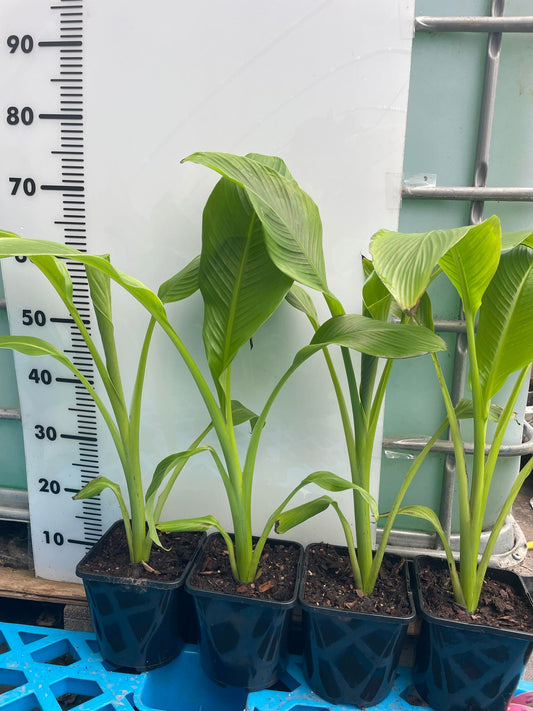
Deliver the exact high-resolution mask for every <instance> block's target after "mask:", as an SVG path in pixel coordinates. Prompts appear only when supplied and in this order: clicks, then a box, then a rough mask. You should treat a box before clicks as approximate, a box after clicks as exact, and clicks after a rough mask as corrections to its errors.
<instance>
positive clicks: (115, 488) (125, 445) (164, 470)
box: [0, 232, 254, 565]
mask: <svg viewBox="0 0 533 711" xmlns="http://www.w3.org/2000/svg"><path fill="white" fill-rule="evenodd" d="M1 236H2V237H4V238H6V239H4V240H0V243H1V244H2V246H3V247H4V248H6V247H7V244H8V242H10V241H11V239H14V236H13V235H10V234H9V233H5V232H4V233H2V235H1ZM49 249H51V251H53V252H57V251H58V248H57V246H52V245H49ZM23 251H24V250H23ZM41 251H43V250H41ZM31 259H32V261H33V262H34V263H35V264H36V266H37V267H38V268H39V269H40V270H41V272H43V274H44V275H45V276H46V277H47V278H48V280H49V282H50V283H51V284H52V285H53V287H54V288H55V290H56V292H57V294H58V295H59V297H60V298H61V300H62V302H63V304H64V305H65V307H66V308H67V310H68V312H69V314H70V316H71V318H72V319H73V321H74V322H75V324H76V325H77V327H78V330H79V332H80V334H81V336H82V337H83V340H84V341H85V344H86V346H87V349H88V351H89V353H90V354H91V356H92V358H93V361H94V363H95V366H96V369H97V371H98V374H99V376H100V378H101V381H102V384H103V387H104V390H105V392H106V395H107V397H108V401H109V405H110V407H109V406H108V405H106V404H105V402H104V401H103V399H102V397H101V396H100V395H99V394H98V392H97V391H96V390H95V387H94V383H92V382H91V381H89V380H88V379H87V378H86V377H85V376H84V375H83V373H82V372H81V371H80V370H79V369H78V368H77V367H76V365H75V364H74V363H73V362H72V360H71V359H69V358H68V357H67V356H66V355H65V354H64V353H63V351H61V350H60V349H59V348H57V347H56V346H55V345H53V344H52V343H49V342H47V341H45V340H43V339H40V338H35V337H32V336H2V337H0V348H10V349H12V350H15V351H18V352H19V353H23V354H25V355H29V356H34V357H39V356H50V357H52V358H54V359H55V360H56V361H57V362H58V363H60V364H61V365H62V366H63V367H65V368H67V369H68V370H69V371H70V372H71V373H72V374H73V375H74V376H75V377H76V378H77V379H78V381H79V382H80V383H81V384H82V385H83V386H84V387H85V389H86V390H87V392H88V393H89V395H90V396H91V397H92V399H93V400H94V402H95V404H96V406H97V408H98V410H99V411H100V414H101V415H102V418H103V420H104V422H105V424H106V426H107V428H108V430H109V433H110V435H111V438H112V440H113V443H114V446H115V450H116V453H117V456H118V459H119V462H120V465H121V468H122V471H123V473H124V478H125V481H126V487H127V497H125V496H124V494H123V491H122V487H121V486H120V484H119V483H117V482H116V481H113V480H112V479H110V478H108V477H105V476H98V477H95V478H94V479H92V480H91V481H90V482H88V483H87V484H86V485H85V486H84V487H83V488H82V489H81V490H80V491H79V492H78V493H77V494H76V495H75V496H74V498H75V499H86V498H91V497H93V496H98V495H99V494H101V493H102V492H103V491H104V490H105V489H109V490H110V491H112V492H113V494H114V495H115V496H116V498H117V501H118V504H119V507H120V512H121V515H122V518H123V521H124V529H125V534H126V540H127V544H128V550H129V555H130V560H131V562H132V563H144V564H145V565H148V561H149V557H150V550H151V547H152V542H155V543H156V544H159V538H158V536H157V533H156V531H155V526H154V522H156V521H159V518H160V516H161V511H162V509H163V506H164V505H165V503H166V501H167V499H168V496H169V494H170V491H171V490H172V488H173V486H174V483H175V481H176V479H177V477H178V475H179V474H180V472H181V471H182V469H183V467H184V466H185V464H186V462H187V460H188V459H189V458H190V456H192V455H194V454H196V453H198V452H201V451H204V449H205V448H202V447H200V443H201V442H202V440H203V439H204V437H205V436H206V435H207V434H208V433H209V431H210V430H211V429H212V424H209V425H208V426H207V427H206V428H205V429H204V431H203V432H202V433H201V434H200V435H199V436H198V437H197V438H196V439H195V440H194V442H192V443H191V445H190V446H189V448H188V449H187V450H185V451H183V452H180V453H177V454H174V455H171V456H169V457H166V458H165V459H164V460H162V462H160V463H159V464H158V465H157V467H156V469H155V471H154V474H153V476H152V479H151V481H150V483H149V485H148V488H147V490H146V493H145V492H144V489H143V483H142V477H141V474H142V472H141V464H140V446H141V442H140V416H141V403H142V392H143V385H144V379H145V373H146V367H147V361H148V354H149V348H150V343H151V339H152V334H153V331H154V327H155V324H156V320H155V319H154V318H153V317H152V318H151V319H150V320H149V323H148V327H147V330H146V335H145V337H144V341H143V344H142V347H141V352H140V356H139V363H138V368H137V375H136V378H135V383H134V387H133V394H132V397H131V403H130V407H129V409H128V407H127V403H126V398H125V395H124V390H123V386H122V377H121V373H120V367H119V360H118V354H117V348H116V343H115V336H114V326H113V313H112V305H111V289H110V276H109V273H108V272H106V271H101V270H100V269H99V268H98V267H97V266H92V265H91V264H90V263H86V265H85V268H86V274H87V280H88V284H89V291H90V296H91V301H92V305H93V307H94V313H95V316H96V323H97V326H98V331H99V334H100V338H101V342H102V349H103V354H102V353H101V352H100V351H99V349H98V347H97V345H96V344H95V342H94V339H93V338H92V337H91V335H90V331H89V329H88V328H87V326H86V324H85V322H84V320H83V318H82V316H81V315H80V313H79V311H78V309H77V308H76V305H75V303H74V301H73V298H72V295H73V285H72V280H71V277H70V274H69V272H68V270H67V269H66V267H65V265H64V263H63V262H62V261H59V260H57V259H55V258H54V257H52V256H47V255H43V256H33V257H31ZM101 259H103V261H108V259H109V258H108V256H106V257H103V258H101ZM108 263H109V262H108ZM108 269H111V270H112V267H111V265H109V267H108ZM128 279H129V278H128ZM129 282H130V284H131V285H133V284H134V281H133V280H131V279H129ZM188 289H189V287H188V271H184V272H183V274H178V275H177V277H176V279H175V280H174V292H173V295H172V299H173V300H174V301H177V300H181V299H184V298H186V297H187V296H188V295H189V290H188ZM232 411H233V418H234V421H235V423H236V424H240V423H242V422H245V421H248V420H251V419H253V417H254V414H253V413H252V412H251V411H249V410H247V409H246V408H245V407H244V406H243V405H241V403H238V402H233V403H232ZM165 479H166V483H165V487H164V489H163V490H162V491H161V486H162V484H163V482H164V481H165ZM126 499H128V502H129V506H128V505H126Z"/></svg>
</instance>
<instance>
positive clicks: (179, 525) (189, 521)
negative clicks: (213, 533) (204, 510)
mask: <svg viewBox="0 0 533 711" xmlns="http://www.w3.org/2000/svg"><path fill="white" fill-rule="evenodd" d="M212 527H215V528H217V529H219V530H220V524H219V522H218V520H217V519H216V518H215V517H214V516H198V517H197V518H179V519H175V520H174V521H165V522H164V523H158V524H157V528H158V529H159V530H160V531H165V532H166V533H181V532H183V531H207V529H208V528H212Z"/></svg>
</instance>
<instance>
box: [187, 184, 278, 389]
mask: <svg viewBox="0 0 533 711" xmlns="http://www.w3.org/2000/svg"><path fill="white" fill-rule="evenodd" d="M199 284H200V290H201V292H202V297H203V300H204V306H205V311H204V329H203V336H204V345H205V350H206V354H207V360H208V363H209V367H210V369H211V372H212V374H213V378H214V379H215V381H216V380H217V379H218V378H219V377H220V376H221V374H222V373H223V372H224V371H225V370H226V368H227V367H228V366H229V365H230V363H231V362H232V360H233V358H234V357H235V356H236V354H237V352H238V351H239V349H240V348H241V346H243V345H244V344H245V343H247V342H248V341H249V339H250V338H251V337H252V336H253V335H254V334H255V333H256V331H257V330H258V328H259V327H260V326H261V325H262V324H263V323H264V322H265V321H266V320H267V319H268V318H269V317H270V316H271V315H272V314H273V313H274V311H275V310H276V309H277V307H278V306H279V305H280V303H281V302H282V301H283V298H284V296H285V294H286V293H287V291H288V290H289V288H290V286H291V284H292V280H291V279H290V278H289V277H287V276H286V275H285V274H284V273H283V272H281V271H280V270H279V269H278V268H277V267H276V266H275V264H274V263H273V262H272V260H271V259H270V257H269V254H268V251H267V249H266V245H265V239H264V232H263V226H262V224H261V222H260V220H259V219H258V218H257V216H256V214H255V212H254V209H253V207H252V205H251V204H250V201H249V200H248V198H247V197H246V193H245V191H244V190H243V189H242V188H241V187H239V186H238V185H235V184H234V183H232V182H231V181H229V180H226V179H222V180H220V181H219V182H218V183H217V185H216V186H215V188H214V190H213V192H212V193H211V195H210V196H209V199H208V201H207V203H206V206H205V208H204V214H203V224H202V254H201V259H200V271H199Z"/></svg>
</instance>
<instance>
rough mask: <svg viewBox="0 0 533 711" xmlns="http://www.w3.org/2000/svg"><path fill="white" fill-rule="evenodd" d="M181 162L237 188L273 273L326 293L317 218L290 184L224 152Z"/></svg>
mask: <svg viewBox="0 0 533 711" xmlns="http://www.w3.org/2000/svg"><path fill="white" fill-rule="evenodd" d="M185 160H186V161H191V162H193V163H198V164H200V165H205V166H207V167H209V168H211V169H212V170H215V171H217V172H218V173H220V174H221V175H222V176H224V177H225V178H227V179H228V180H231V181H232V182H234V183H236V184H237V185H239V186H240V187H241V188H243V189H244V190H245V191H246V194H247V196H248V198H249V200H250V202H251V203H252V206H253V208H254V210H255V212H256V213H257V215H258V217H259V219H260V221H261V223H262V225H263V228H264V231H265V242H266V245H267V249H268V252H269V254H270V258H271V259H272V261H273V262H274V263H275V264H276V266H277V267H278V269H280V270H281V271H282V272H283V273H284V274H286V275H287V276H288V277H289V278H291V279H293V280H294V281H297V282H299V283H301V284H304V285H305V286H309V287H311V288H312V289H317V290H319V291H323V292H327V291H328V287H327V282H326V272H325V265H324V255H323V253H322V223H321V220H320V214H319V212H318V208H317V206H316V205H315V203H314V202H313V201H312V200H311V198H310V197H309V195H307V193H305V192H304V191H303V190H302V189H301V188H300V187H299V186H298V185H297V183H296V182H295V181H294V180H291V179H288V178H286V177H284V176H283V175H281V174H280V173H279V172H277V171H276V170H273V169H272V168H270V167H269V166H267V165H264V164H263V163H259V162H258V161H257V160H251V159H250V158H246V157H243V156H235V155H232V154H229V153H209V152H206V153H194V154H193V155H191V156H189V157H188V158H185Z"/></svg>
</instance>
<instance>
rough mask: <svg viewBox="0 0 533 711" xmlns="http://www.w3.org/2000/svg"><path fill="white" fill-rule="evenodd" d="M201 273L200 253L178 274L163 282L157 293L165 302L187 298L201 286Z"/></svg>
mask: <svg viewBox="0 0 533 711" xmlns="http://www.w3.org/2000/svg"><path fill="white" fill-rule="evenodd" d="M199 274H200V255H198V256H197V257H195V258H194V259H193V260H192V262H189V264H187V266H185V267H183V269H181V270H180V271H179V272H178V273H177V274H174V276H173V277H170V279H167V280H166V281H165V282H163V283H162V284H161V286H160V287H159V290H158V292H157V295H158V296H159V298H160V299H161V301H162V302H163V303H164V304H170V303H173V302H174V301H182V300H183V299H187V298H188V297H189V296H191V295H192V294H194V293H195V292H196V291H198V289H199V288H200V283H199Z"/></svg>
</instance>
